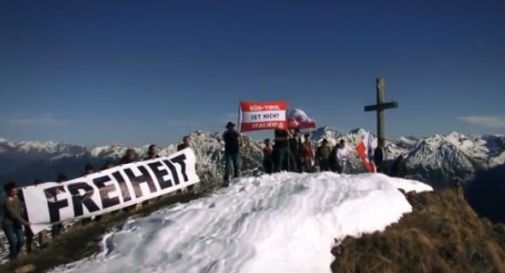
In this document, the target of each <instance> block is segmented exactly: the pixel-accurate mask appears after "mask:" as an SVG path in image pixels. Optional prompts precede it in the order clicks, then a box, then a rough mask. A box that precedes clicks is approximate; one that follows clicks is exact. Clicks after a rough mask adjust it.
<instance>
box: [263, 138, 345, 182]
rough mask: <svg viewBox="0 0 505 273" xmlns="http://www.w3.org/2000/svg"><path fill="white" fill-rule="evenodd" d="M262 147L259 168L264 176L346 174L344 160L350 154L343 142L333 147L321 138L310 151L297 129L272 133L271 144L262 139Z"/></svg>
mask: <svg viewBox="0 0 505 273" xmlns="http://www.w3.org/2000/svg"><path fill="white" fill-rule="evenodd" d="M264 145H265V146H264V148H263V167H264V169H265V172H266V173H269V174H270V173H273V172H279V171H290V172H314V171H316V170H318V169H319V170H320V171H330V170H331V171H335V172H338V173H345V172H346V171H347V158H348V156H349V154H350V151H349V149H348V148H347V146H346V143H345V140H343V139H342V140H340V142H339V143H338V144H337V145H335V146H334V147H333V148H332V147H330V146H329V143H328V140H327V139H323V140H322V141H321V145H320V146H319V147H317V149H316V150H315V152H314V147H313V144H312V141H311V139H310V134H304V135H303V136H302V134H301V133H300V131H299V130H293V131H289V130H276V131H275V139H274V144H272V141H271V140H270V139H265V141H264Z"/></svg>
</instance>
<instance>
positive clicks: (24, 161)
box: [0, 127, 505, 188]
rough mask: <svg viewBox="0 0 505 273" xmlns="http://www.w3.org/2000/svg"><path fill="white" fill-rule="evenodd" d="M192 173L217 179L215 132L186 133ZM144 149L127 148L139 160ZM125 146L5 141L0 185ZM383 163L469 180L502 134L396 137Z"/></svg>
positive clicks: (493, 162) (256, 145) (437, 178)
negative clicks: (191, 152)
mask: <svg viewBox="0 0 505 273" xmlns="http://www.w3.org/2000/svg"><path fill="white" fill-rule="evenodd" d="M366 133H368V132H367V131H366V130H364V129H356V130H352V131H351V132H348V133H341V132H339V131H338V130H336V129H333V128H330V127H322V128H318V129H317V130H314V131H313V132H312V140H313V141H314V143H319V142H321V141H322V139H323V138H326V139H328V140H329V142H330V143H331V144H332V145H334V144H335V143H336V142H337V141H338V140H340V139H345V140H346V142H347V143H348V145H349V146H350V147H355V146H356V144H357V143H358V142H359V141H360V140H361V139H362V136H363V135H364V134H366ZM190 137H191V146H192V148H193V149H194V151H195V153H196V155H197V159H198V165H197V169H198V171H199V174H200V176H201V177H202V180H203V181H209V182H214V181H216V180H217V181H218V180H220V177H221V175H222V172H223V164H222V161H223V151H224V142H223V140H222V137H221V134H220V133H209V132H203V131H195V132H192V133H191V134H190ZM243 139H244V145H243V147H242V151H241V153H242V161H243V164H242V169H243V171H246V172H252V174H254V173H258V172H259V171H260V166H261V161H262V153H261V148H262V146H261V141H258V140H253V139H251V138H249V137H247V136H245V137H244V138H243ZM176 146H177V144H171V145H169V146H167V147H162V148H161V149H160V155H168V154H170V153H172V152H174V151H176ZM147 147H148V145H145V146H142V147H133V149H134V150H135V151H136V152H137V153H138V154H139V155H140V157H142V156H144V155H145V153H146V151H147ZM128 148H129V147H126V146H122V145H117V144H112V145H108V146H95V147H87V146H82V145H75V144H65V143H59V142H54V141H46V142H42V141H8V140H6V139H0V166H1V167H0V182H1V183H5V182H6V181H8V180H15V181H17V182H18V183H19V184H21V185H27V184H30V183H31V182H32V181H33V180H34V179H35V178H40V179H42V180H44V181H49V180H53V179H55V178H56V176H57V175H58V174H59V173H64V174H66V175H67V177H69V178H75V177H78V176H81V175H83V173H84V166H85V165H86V164H87V163H90V164H92V165H94V166H95V167H96V169H100V167H101V166H103V165H105V164H107V163H111V164H114V163H116V162H117V161H118V160H119V158H120V157H121V156H122V155H123V154H124V153H125V151H126V149H128ZM352 151H353V152H352V153H351V156H350V158H349V164H350V171H351V172H353V173H356V172H363V171H364V168H363V165H362V163H361V161H360V160H359V158H358V156H357V153H356V152H355V150H354V149H352ZM385 153H386V159H387V160H388V162H389V163H391V162H392V161H394V159H395V158H397V157H398V156H399V155H404V156H406V159H405V160H406V161H405V162H406V165H407V170H408V174H409V176H411V177H412V178H415V179H417V180H421V181H424V182H427V183H429V184H431V185H432V186H434V187H435V188H439V187H445V186H447V185H449V184H450V183H451V181H452V180H453V178H454V177H459V178H461V179H462V180H463V181H470V180H471V179H473V177H474V176H475V175H476V174H477V173H479V171H484V170H487V169H490V168H493V167H496V166H498V165H501V164H504V162H505V135H476V136H471V135H464V134H460V133H457V132H453V133H450V134H447V135H434V136H431V137H427V138H415V137H400V138H398V139H394V140H389V141H387V144H386V147H385Z"/></svg>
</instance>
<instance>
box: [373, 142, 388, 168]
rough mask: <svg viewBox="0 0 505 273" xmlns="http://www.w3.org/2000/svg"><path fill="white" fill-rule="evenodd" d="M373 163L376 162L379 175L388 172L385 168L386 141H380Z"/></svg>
mask: <svg viewBox="0 0 505 273" xmlns="http://www.w3.org/2000/svg"><path fill="white" fill-rule="evenodd" d="M373 161H374V164H375V167H376V168H377V172H379V173H385V172H386V169H385V166H384V141H383V140H379V143H378V145H377V148H375V151H374V153H373Z"/></svg>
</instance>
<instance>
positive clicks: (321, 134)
mask: <svg viewBox="0 0 505 273" xmlns="http://www.w3.org/2000/svg"><path fill="white" fill-rule="evenodd" d="M342 135H343V134H342V133H341V132H339V131H338V130H337V129H335V128H332V127H320V128H318V129H316V130H315V131H313V132H312V139H313V140H322V139H323V138H327V139H335V138H338V137H340V136H342Z"/></svg>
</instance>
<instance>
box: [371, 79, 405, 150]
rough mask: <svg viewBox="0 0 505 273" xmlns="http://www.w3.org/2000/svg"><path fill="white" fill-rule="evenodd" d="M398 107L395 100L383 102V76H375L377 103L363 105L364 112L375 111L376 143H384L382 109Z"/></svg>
mask: <svg viewBox="0 0 505 273" xmlns="http://www.w3.org/2000/svg"><path fill="white" fill-rule="evenodd" d="M392 108H398V102H397V101H391V102H384V78H382V77H378V78H377V104H375V105H368V106H365V112H371V111H376V112H377V138H378V139H379V142H378V143H384V139H385V135H384V110H386V109H392Z"/></svg>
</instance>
